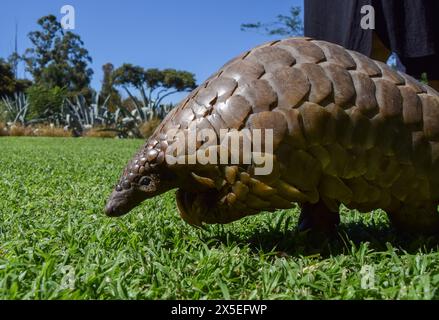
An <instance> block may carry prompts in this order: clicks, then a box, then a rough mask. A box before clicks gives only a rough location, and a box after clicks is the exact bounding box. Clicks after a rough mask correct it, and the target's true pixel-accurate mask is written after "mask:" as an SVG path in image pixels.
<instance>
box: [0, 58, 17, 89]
mask: <svg viewBox="0 0 439 320" xmlns="http://www.w3.org/2000/svg"><path fill="white" fill-rule="evenodd" d="M14 91H15V78H14V72H13V71H12V66H11V65H10V64H9V63H7V62H6V61H5V60H3V59H1V58H0V97H3V96H11V95H13V94H14Z"/></svg>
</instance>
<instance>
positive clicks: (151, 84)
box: [113, 63, 196, 109]
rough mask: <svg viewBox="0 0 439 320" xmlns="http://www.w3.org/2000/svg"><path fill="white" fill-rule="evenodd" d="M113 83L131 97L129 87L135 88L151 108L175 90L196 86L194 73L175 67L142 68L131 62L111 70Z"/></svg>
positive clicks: (185, 89) (145, 104)
mask: <svg viewBox="0 0 439 320" xmlns="http://www.w3.org/2000/svg"><path fill="white" fill-rule="evenodd" d="M113 79H114V83H115V85H117V86H121V87H122V88H123V89H124V90H125V91H126V92H127V94H128V95H129V96H130V97H132V96H133V95H132V94H131V92H130V91H129V87H134V88H136V89H137V90H138V91H139V92H140V94H141V97H142V100H143V104H144V106H149V107H151V108H153V109H155V108H157V107H158V106H160V104H161V103H162V102H163V99H164V98H166V97H168V96H170V95H172V94H174V93H177V92H182V91H190V90H192V89H194V88H195V87H196V81H195V75H194V74H193V73H190V72H188V71H182V70H176V69H163V70H160V69H157V68H151V69H144V68H142V67H140V66H135V65H132V64H128V63H126V64H123V65H122V66H121V67H119V68H117V69H116V70H114V72H113Z"/></svg>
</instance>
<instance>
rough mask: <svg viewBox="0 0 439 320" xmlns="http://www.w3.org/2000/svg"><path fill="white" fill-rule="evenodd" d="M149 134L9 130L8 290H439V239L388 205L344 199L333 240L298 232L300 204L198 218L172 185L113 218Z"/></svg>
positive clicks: (308, 294)
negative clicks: (394, 218)
mask: <svg viewBox="0 0 439 320" xmlns="http://www.w3.org/2000/svg"><path fill="white" fill-rule="evenodd" d="M141 144H142V141H139V140H101V139H71V138H70V139H69V138H67V139H62V138H0V151H1V156H0V298H4V299H23V298H24V299H212V298H217V299H222V298H232V299H233V298H235V299H256V298H260V299H364V298H370V299H411V298H413V299H431V298H439V291H438V290H437V287H438V285H439V263H438V262H439V254H438V243H439V240H438V238H418V237H414V236H409V235H401V234H397V233H395V232H394V231H393V230H392V229H391V227H390V226H389V223H388V220H387V218H386V216H385V214H384V213H383V212H380V211H376V212H373V213H371V214H364V215H360V214H358V213H355V212H353V211H347V210H345V212H344V214H343V216H342V223H343V224H342V227H341V229H340V236H339V237H337V238H334V239H332V240H330V241H318V239H312V238H309V237H307V236H306V235H304V234H300V233H297V232H296V228H295V225H296V222H297V218H298V211H297V209H296V210H288V211H278V212H276V213H271V214H269V213H266V214H261V215H258V216H255V217H249V218H245V219H243V220H240V221H237V222H235V223H233V224H230V225H226V226H218V225H213V226H207V227H206V228H205V229H204V230H199V229H194V228H192V227H190V226H189V225H187V224H186V223H184V222H183V221H182V220H181V219H180V217H179V215H178V213H177V211H176V208H175V200H174V192H173V191H171V192H169V193H167V194H165V195H163V196H160V197H158V198H156V199H152V200H148V201H146V202H145V203H144V204H143V205H141V206H139V207H138V208H136V209H135V210H134V211H133V212H132V213H131V214H129V215H127V216H125V217H122V218H117V219H110V218H107V217H105V216H104V214H103V206H104V204H105V201H106V198H107V196H108V194H109V193H110V191H111V189H112V186H113V185H114V183H115V182H116V180H117V178H118V176H119V173H120V171H121V169H122V167H123V166H124V165H125V163H126V161H127V160H128V159H129V158H130V157H131V155H132V154H133V153H134V151H135V150H136V149H137V148H138V147H139V146H140V145H141ZM367 270H372V272H371V273H370V272H369V273H367ZM372 273H373V275H372ZM367 274H368V275H370V276H371V277H372V278H374V281H367V277H366V275H367ZM369 278H370V277H369ZM362 282H363V283H362Z"/></svg>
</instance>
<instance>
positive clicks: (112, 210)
mask: <svg viewBox="0 0 439 320" xmlns="http://www.w3.org/2000/svg"><path fill="white" fill-rule="evenodd" d="M145 199H146V197H145V195H144V194H143V192H136V190H123V191H116V190H115V191H113V193H112V194H111V196H110V198H109V199H108V201H107V204H106V206H105V214H106V215H107V216H109V217H119V216H122V215H124V214H127V213H128V212H130V211H131V209H133V208H134V207H136V206H137V205H138V204H139V203H141V202H142V201H143V200H145Z"/></svg>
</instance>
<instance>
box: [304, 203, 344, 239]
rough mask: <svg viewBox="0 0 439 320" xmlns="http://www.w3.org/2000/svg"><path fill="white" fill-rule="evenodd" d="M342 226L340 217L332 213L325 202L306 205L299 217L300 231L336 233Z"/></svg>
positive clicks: (336, 213)
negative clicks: (340, 225) (338, 227)
mask: <svg viewBox="0 0 439 320" xmlns="http://www.w3.org/2000/svg"><path fill="white" fill-rule="evenodd" d="M339 224H340V215H339V213H338V211H337V212H334V211H331V210H330V209H329V208H328V207H327V206H326V204H325V203H324V202H323V201H319V202H317V203H314V204H311V203H305V204H303V205H302V210H301V212H300V217H299V231H305V230H311V231H315V232H318V233H327V234H331V233H334V232H335V231H336V229H337V226H338V225H339Z"/></svg>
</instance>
